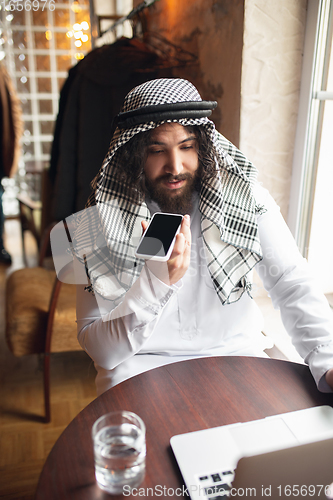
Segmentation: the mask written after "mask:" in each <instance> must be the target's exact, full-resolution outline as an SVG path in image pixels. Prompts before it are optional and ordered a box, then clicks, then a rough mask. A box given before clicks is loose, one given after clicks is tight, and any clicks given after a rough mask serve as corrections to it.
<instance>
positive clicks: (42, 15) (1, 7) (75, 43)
mask: <svg viewBox="0 0 333 500" xmlns="http://www.w3.org/2000/svg"><path fill="white" fill-rule="evenodd" d="M90 50H91V35H90V12H89V0H76V1H73V2H72V1H71V2H64V1H59V0H47V1H39V0H31V1H30V0H23V1H22V0H15V1H13V0H12V1H8V0H6V1H5V0H0V59H1V60H2V61H3V63H4V64H5V65H6V67H7V70H8V72H9V74H10V76H11V78H12V80H13V83H14V85H15V87H16V90H17V94H18V97H19V99H20V101H21V106H22V112H23V120H24V134H23V138H22V153H23V154H22V157H21V161H20V164H19V171H18V174H17V176H16V178H15V179H5V180H4V184H5V188H6V192H5V195H4V197H5V199H4V207H5V213H6V214H7V215H11V214H12V213H14V212H15V211H17V204H16V201H15V193H16V192H17V191H18V190H20V191H23V192H27V193H28V194H29V195H30V196H31V197H32V198H33V199H38V198H39V196H40V185H39V179H40V177H39V176H38V175H35V172H36V171H40V170H42V168H43V167H44V166H45V165H48V163H49V160H50V151H51V145H52V140H53V131H54V124H55V120H56V117H57V113H58V101H59V92H60V90H61V87H62V85H63V83H64V81H65V79H66V78H67V75H68V70H69V69H70V68H71V67H72V66H74V65H75V64H76V63H77V62H78V60H79V59H82V58H83V57H84V55H85V54H86V53H87V52H89V51H90ZM6 201H7V203H6Z"/></svg>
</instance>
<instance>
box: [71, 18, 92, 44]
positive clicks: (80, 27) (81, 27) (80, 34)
mask: <svg viewBox="0 0 333 500" xmlns="http://www.w3.org/2000/svg"><path fill="white" fill-rule="evenodd" d="M88 29H89V23H87V21H83V22H82V23H81V24H79V23H75V24H73V27H72V29H71V30H69V31H67V33H66V36H67V38H73V37H74V38H75V41H74V45H75V47H81V46H82V44H83V43H87V42H88V40H89V36H88V34H87V33H84V31H87V30H88Z"/></svg>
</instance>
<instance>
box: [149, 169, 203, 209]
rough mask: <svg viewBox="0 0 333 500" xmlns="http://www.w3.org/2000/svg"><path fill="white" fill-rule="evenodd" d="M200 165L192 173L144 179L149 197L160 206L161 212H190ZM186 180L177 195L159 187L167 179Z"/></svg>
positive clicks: (197, 185)
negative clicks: (151, 179) (150, 179)
mask: <svg viewBox="0 0 333 500" xmlns="http://www.w3.org/2000/svg"><path fill="white" fill-rule="evenodd" d="M200 170H201V169H200V167H199V168H198V170H197V171H196V172H195V174H194V175H192V174H181V175H172V174H167V175H164V176H161V177H159V178H158V179H155V180H154V181H149V180H148V179H145V187H146V191H147V194H148V196H149V198H150V199H151V200H152V201H155V202H156V203H157V204H158V206H159V207H160V209H161V211H162V212H168V213H171V214H181V215H186V214H190V213H191V211H192V205H193V193H194V192H195V191H199V189H200ZM185 179H186V180H187V182H186V185H185V187H184V189H182V190H181V192H180V193H179V194H178V195H172V196H170V194H169V193H168V192H167V190H166V189H163V188H162V187H161V183H162V182H163V181H165V180H168V181H177V180H178V181H180V180H185Z"/></svg>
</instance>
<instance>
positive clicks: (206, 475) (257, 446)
mask: <svg viewBox="0 0 333 500" xmlns="http://www.w3.org/2000/svg"><path fill="white" fill-rule="evenodd" d="M329 438H333V408H331V407H330V406H318V407H314V408H308V409H305V410H299V411H294V412H289V413H284V414H281V415H274V416H272V417H267V418H264V419H260V420H254V421H251V422H245V423H237V424H231V425H224V426H221V427H215V428H212V429H204V430H201V431H196V432H189V433H186V434H180V435H177V436H173V437H172V438H171V440H170V444H171V447H172V450H173V452H174V455H175V457H176V460H177V462H178V465H179V468H180V471H181V473H182V476H183V479H184V482H185V485H186V487H187V490H188V493H189V495H190V497H191V498H192V500H204V499H210V500H215V499H217V498H218V499H221V496H227V495H229V493H230V490H231V488H232V482H233V480H234V477H235V470H236V467H237V463H238V461H239V460H240V459H241V458H242V457H250V456H254V455H259V454H265V453H269V452H272V451H277V450H283V449H287V448H291V447H295V446H298V445H302V444H308V443H313V442H317V441H321V440H325V439H329ZM262 484H263V483H262ZM276 498H278V495H276Z"/></svg>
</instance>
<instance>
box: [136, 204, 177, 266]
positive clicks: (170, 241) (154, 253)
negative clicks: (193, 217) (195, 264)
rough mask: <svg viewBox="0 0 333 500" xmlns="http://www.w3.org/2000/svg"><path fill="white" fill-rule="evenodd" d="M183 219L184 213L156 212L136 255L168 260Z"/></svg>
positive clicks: (142, 257)
mask: <svg viewBox="0 0 333 500" xmlns="http://www.w3.org/2000/svg"><path fill="white" fill-rule="evenodd" d="M182 220H183V216H182V215H178V214H166V213H163V212H156V213H155V214H154V215H153V217H152V219H151V221H150V223H149V226H148V227H147V229H146V230H145V232H144V233H143V235H142V238H141V240H140V243H139V245H138V247H137V249H136V252H135V255H136V257H138V258H140V259H153V260H159V261H162V262H165V261H166V260H168V259H169V257H170V255H171V252H172V249H173V246H174V244H175V239H176V236H177V234H178V232H179V230H180V225H181V222H182Z"/></svg>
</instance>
